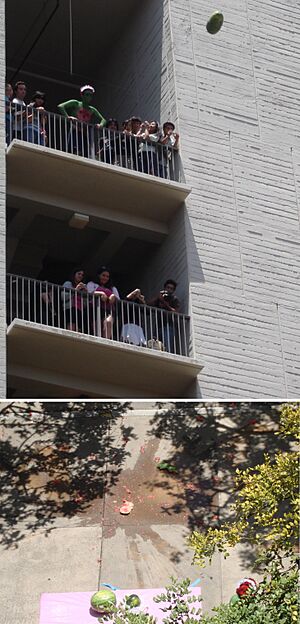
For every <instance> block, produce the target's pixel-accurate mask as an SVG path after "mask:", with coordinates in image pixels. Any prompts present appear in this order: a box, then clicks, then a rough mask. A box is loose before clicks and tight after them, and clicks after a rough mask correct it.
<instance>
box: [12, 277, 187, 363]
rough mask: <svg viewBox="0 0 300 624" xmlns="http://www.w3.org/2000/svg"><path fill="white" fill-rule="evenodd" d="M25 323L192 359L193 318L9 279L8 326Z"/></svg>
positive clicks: (131, 303) (78, 292) (43, 283)
mask: <svg viewBox="0 0 300 624" xmlns="http://www.w3.org/2000/svg"><path fill="white" fill-rule="evenodd" d="M16 318H17V319H22V320H26V321H31V322H33V323H38V324H42V325H47V326H49V327H56V328H60V329H68V330H71V331H75V332H79V333H83V334H87V335H90V336H97V337H98V338H99V339H102V338H109V339H112V340H114V341H117V342H124V343H127V344H133V345H135V346H137V347H141V348H145V349H154V350H158V351H166V352H169V353H173V354H176V355H183V356H189V317H188V316H185V315H184V314H179V313H176V312H167V311H166V310H162V309H160V308H155V307H152V306H148V305H145V304H137V303H133V302H131V301H126V300H125V301H124V300H118V299H116V301H115V303H113V304H109V303H107V302H104V301H102V300H101V297H100V295H99V294H98V295H97V294H95V293H93V294H89V293H87V292H85V291H84V292H83V291H78V290H75V289H73V288H66V287H64V286H58V285H57V284H51V283H49V282H42V281H39V280H35V279H32V278H28V277H21V276H18V275H12V274H8V276H7V324H8V325H10V323H12V321H13V320H14V319H16Z"/></svg>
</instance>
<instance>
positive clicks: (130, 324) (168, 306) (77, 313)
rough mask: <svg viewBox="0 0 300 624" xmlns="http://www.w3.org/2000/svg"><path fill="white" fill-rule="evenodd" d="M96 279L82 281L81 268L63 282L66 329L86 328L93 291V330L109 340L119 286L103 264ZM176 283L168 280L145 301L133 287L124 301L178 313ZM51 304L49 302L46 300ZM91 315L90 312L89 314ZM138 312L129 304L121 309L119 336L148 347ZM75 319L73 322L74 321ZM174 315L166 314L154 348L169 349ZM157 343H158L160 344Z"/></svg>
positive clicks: (139, 291) (62, 292)
mask: <svg viewBox="0 0 300 624" xmlns="http://www.w3.org/2000/svg"><path fill="white" fill-rule="evenodd" d="M96 279H97V281H88V282H85V272H84V269H83V268H82V267H80V268H76V269H74V271H73V272H72V275H71V278H70V279H69V280H66V281H65V282H64V283H63V290H62V291H61V300H62V304H63V307H64V310H65V313H66V323H67V327H66V328H67V329H70V330H73V331H76V330H78V328H82V330H83V331H86V326H87V316H88V309H87V308H88V306H89V305H90V300H89V298H88V296H87V295H88V294H90V295H91V294H93V295H94V298H96V301H97V300H99V303H98V302H97V306H98V310H99V312H100V314H99V319H98V320H96V321H95V322H96V323H98V326H97V327H95V328H94V333H95V334H96V335H99V336H103V337H105V338H108V339H111V338H112V336H113V323H114V310H115V307H116V304H117V302H118V301H120V300H121V297H120V294H119V291H118V289H117V288H116V287H115V286H114V285H113V282H112V278H111V274H110V270H109V269H108V268H107V267H106V266H102V267H100V268H99V270H98V271H97V276H96ZM176 286H177V284H176V282H175V281H174V280H173V279H167V280H166V281H165V283H164V287H163V290H161V291H160V292H159V293H157V295H156V296H155V297H154V298H152V299H150V300H148V301H146V298H145V296H144V295H143V294H142V292H141V290H140V288H135V289H134V290H133V291H131V292H130V293H128V294H127V295H126V297H125V299H126V301H128V302H131V303H135V304H136V305H145V304H148V305H149V306H152V307H155V308H158V309H159V310H163V311H165V312H172V313H175V314H177V313H178V312H179V308H180V302H179V300H178V298H177V297H176V295H175V290H176ZM47 303H48V304H50V305H52V301H50V300H49V298H48V301H47ZM91 316H93V315H91ZM137 316H138V315H137V314H136V312H135V311H134V309H133V307H132V306H131V307H130V306H128V307H127V308H126V310H125V315H124V310H123V326H122V329H121V337H122V340H123V341H124V342H128V343H131V344H135V345H141V346H147V341H146V338H145V335H144V330H143V327H142V326H141V325H140V324H139V323H137ZM75 319H76V322H75ZM174 337H175V336H174V318H173V316H172V315H167V316H166V318H165V319H164V323H163V324H162V326H161V331H160V335H159V336H155V340H156V341H157V348H161V349H164V348H165V347H166V346H167V345H168V346H169V348H167V350H168V351H172V350H173V349H172V345H173V343H174ZM159 343H161V344H160V345H159Z"/></svg>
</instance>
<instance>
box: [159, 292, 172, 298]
mask: <svg viewBox="0 0 300 624" xmlns="http://www.w3.org/2000/svg"><path fill="white" fill-rule="evenodd" d="M160 294H161V295H162V296H163V298H164V299H166V300H167V299H170V293H168V292H167V290H161V291H160Z"/></svg>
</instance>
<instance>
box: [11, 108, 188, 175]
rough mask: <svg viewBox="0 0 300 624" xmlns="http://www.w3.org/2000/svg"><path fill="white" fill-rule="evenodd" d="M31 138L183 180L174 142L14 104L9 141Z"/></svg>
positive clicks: (48, 146)
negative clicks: (156, 141)
mask: <svg viewBox="0 0 300 624" xmlns="http://www.w3.org/2000/svg"><path fill="white" fill-rule="evenodd" d="M13 139H19V140H21V141H27V142H29V143H33V144H35V145H41V146H43V147H47V148H49V149H55V150H59V151H62V152H65V153H67V154H75V155H77V156H83V157H84V158H88V159H92V160H97V161H99V162H102V163H105V164H109V165H114V166H116V167H123V168H125V169H130V170H132V171H138V172H141V173H146V174H149V175H153V176H156V177H158V178H163V179H165V180H171V181H174V182H183V179H182V177H183V176H182V173H181V164H180V158H179V154H178V151H177V150H176V149H174V148H172V147H171V146H165V145H162V144H161V143H159V142H158V143H153V142H151V141H145V140H144V139H140V138H138V137H135V136H132V135H129V134H125V133H123V132H117V131H114V130H108V129H106V128H99V127H97V126H95V125H91V124H87V123H85V122H82V121H77V120H72V119H69V118H67V117H63V116H62V115H59V114H56V113H51V112H48V111H45V110H40V109H35V108H30V107H28V106H27V107H22V106H20V105H17V104H11V105H10V107H9V110H8V111H7V112H6V142H7V144H8V145H9V144H10V143H11V141H12V140H13Z"/></svg>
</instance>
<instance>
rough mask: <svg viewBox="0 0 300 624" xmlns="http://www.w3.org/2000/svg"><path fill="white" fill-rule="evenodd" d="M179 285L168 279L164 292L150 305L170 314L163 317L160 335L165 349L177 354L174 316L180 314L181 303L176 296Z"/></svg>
mask: <svg viewBox="0 0 300 624" xmlns="http://www.w3.org/2000/svg"><path fill="white" fill-rule="evenodd" d="M176 287H177V283H176V282H175V280H173V279H168V280H166V281H165V283H164V287H163V290H161V291H160V292H159V294H158V295H157V296H156V297H154V298H153V299H151V300H150V301H149V302H148V303H149V305H150V306H153V307H155V308H159V309H160V310H165V311H166V312H168V314H164V315H163V320H162V328H161V329H162V331H161V329H160V330H159V332H158V333H159V334H160V336H161V338H162V340H163V343H164V348H165V349H166V351H169V352H170V353H175V317H174V314H177V313H178V312H179V308H180V302H179V299H178V298H177V297H176V295H175V290H176Z"/></svg>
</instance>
